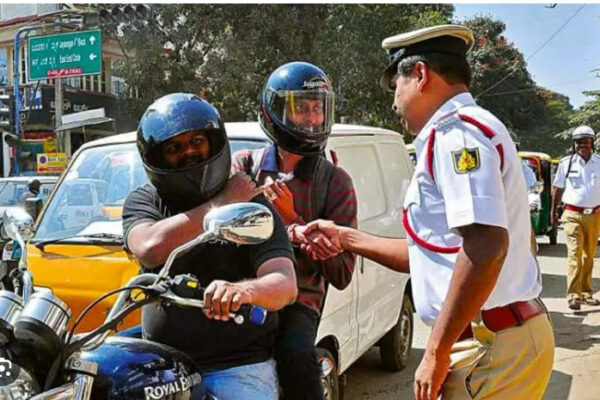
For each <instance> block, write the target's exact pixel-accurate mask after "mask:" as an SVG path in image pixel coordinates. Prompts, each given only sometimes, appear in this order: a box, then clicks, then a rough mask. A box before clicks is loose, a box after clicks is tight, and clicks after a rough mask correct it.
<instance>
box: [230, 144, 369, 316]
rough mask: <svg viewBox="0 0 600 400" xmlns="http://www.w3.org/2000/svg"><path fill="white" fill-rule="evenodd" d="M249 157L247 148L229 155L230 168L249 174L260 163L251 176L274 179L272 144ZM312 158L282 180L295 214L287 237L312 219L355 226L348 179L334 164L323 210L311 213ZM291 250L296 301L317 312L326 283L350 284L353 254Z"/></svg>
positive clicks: (262, 180) (275, 167) (260, 181)
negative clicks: (322, 255) (318, 257)
mask: <svg viewBox="0 0 600 400" xmlns="http://www.w3.org/2000/svg"><path fill="white" fill-rule="evenodd" d="M251 157H252V152H251V151H249V150H241V151H238V152H236V153H235V154H234V155H233V157H232V170H233V171H234V172H246V173H248V174H251V172H252V165H253V163H255V162H260V168H259V169H258V173H257V176H255V177H254V179H255V180H256V181H257V183H258V184H259V185H262V184H264V183H265V180H266V178H267V177H268V176H270V177H271V178H272V179H273V180H277V179H278V177H279V168H278V165H277V149H276V147H275V146H272V145H271V146H269V147H267V148H266V149H265V151H264V153H263V156H262V160H252V159H251ZM315 161H316V158H312V157H311V158H308V157H307V158H305V159H303V160H302V161H301V162H300V163H299V165H298V167H297V168H296V170H295V171H294V178H293V179H292V180H290V181H287V182H286V184H287V186H288V187H289V189H290V191H291V192H292V193H293V195H294V209H295V211H296V213H297V214H298V216H299V218H298V220H296V221H294V222H293V223H292V224H290V225H289V226H288V236H289V237H290V239H291V237H292V236H291V234H292V232H291V227H292V225H293V224H299V225H305V224H306V223H307V222H310V221H313V220H315V219H328V220H331V221H334V222H335V223H336V224H338V225H343V226H350V227H353V228H356V226H357V222H356V212H357V203H356V194H355V192H354V186H353V185H352V179H351V178H350V176H349V175H348V173H346V171H344V170H343V169H342V168H339V167H337V166H336V167H335V171H334V173H333V175H332V177H331V181H330V183H329V187H328V193H327V196H326V201H325V207H324V211H323V212H322V213H321V215H315V210H313V202H312V201H311V198H312V192H313V189H314V187H315V185H314V182H313V179H312V177H313V171H314V166H315ZM325 162H329V161H325ZM294 253H295V256H296V260H297V271H296V279H297V282H298V289H299V290H298V301H299V302H300V303H301V304H303V305H305V306H308V307H310V308H311V309H313V310H315V311H316V312H317V313H320V310H321V307H322V306H323V300H324V298H325V291H326V283H327V282H328V283H330V284H332V285H333V286H334V287H335V288H336V289H340V290H342V289H344V288H345V287H346V286H348V285H349V284H350V281H351V280H352V274H353V273H354V262H355V257H354V254H352V253H350V252H347V251H345V252H343V253H341V254H339V255H338V256H336V257H332V258H329V259H327V260H325V261H314V260H312V259H311V258H310V256H309V255H308V254H307V253H305V252H303V251H301V250H300V249H299V248H297V247H294Z"/></svg>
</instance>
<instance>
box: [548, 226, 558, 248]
mask: <svg viewBox="0 0 600 400" xmlns="http://www.w3.org/2000/svg"><path fill="white" fill-rule="evenodd" d="M557 236H558V226H553V227H552V229H551V230H550V233H549V234H548V237H549V238H550V244H551V245H553V246H554V245H555V244H556V243H557V241H556V238H557Z"/></svg>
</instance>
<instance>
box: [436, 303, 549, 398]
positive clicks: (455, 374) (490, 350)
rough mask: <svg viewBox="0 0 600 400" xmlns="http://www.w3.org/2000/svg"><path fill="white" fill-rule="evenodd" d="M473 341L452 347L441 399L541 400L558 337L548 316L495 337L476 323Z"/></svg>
mask: <svg viewBox="0 0 600 400" xmlns="http://www.w3.org/2000/svg"><path fill="white" fill-rule="evenodd" d="M472 326H473V332H474V338H473V339H468V340H463V341H460V342H457V343H455V344H454V346H452V353H451V355H450V358H451V364H450V372H449V373H448V376H447V378H446V381H445V382H444V385H443V386H442V394H441V399H442V400H473V399H477V400H484V399H485V400H537V399H541V398H542V396H543V395H544V391H545V390H546V386H548V381H549V380H550V375H551V373H552V363H553V362H554V333H553V331H552V326H551V325H550V321H549V319H548V315H547V314H545V313H544V314H540V315H537V316H535V317H533V318H531V319H530V320H528V321H526V322H524V323H523V325H521V326H516V327H513V328H508V329H504V330H502V331H500V332H496V333H494V332H492V331H490V330H488V329H487V328H486V327H485V325H483V324H482V323H479V324H478V325H477V326H476V324H472Z"/></svg>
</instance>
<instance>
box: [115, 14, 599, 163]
mask: <svg viewBox="0 0 600 400" xmlns="http://www.w3.org/2000/svg"><path fill="white" fill-rule="evenodd" d="M152 7H153V12H154V15H155V18H154V21H152V22H151V23H149V24H145V23H138V24H135V25H124V26H121V27H119V29H120V33H121V34H120V35H119V36H120V37H121V41H122V44H123V47H124V49H125V50H126V52H127V54H128V55H129V57H128V58H127V59H125V60H124V61H123V62H121V63H120V65H119V66H118V68H117V73H118V74H119V75H120V76H122V77H123V78H125V81H126V82H127V84H128V85H129V86H130V87H131V88H135V89H136V90H137V93H138V97H137V98H135V99H128V100H126V104H127V106H128V110H129V114H130V115H131V116H132V117H134V118H136V119H137V118H139V116H140V115H141V112H142V111H143V110H144V109H145V107H147V105H148V104H150V103H151V102H152V101H153V100H155V99H156V98H158V97H160V96H162V95H164V94H167V93H171V92H177V91H183V92H191V93H196V94H199V95H200V96H202V97H205V98H206V99H207V100H208V101H210V102H211V103H213V104H214V105H215V106H216V107H217V108H218V109H219V110H220V112H221V114H222V117H223V119H224V120H226V121H236V120H255V119H256V116H257V115H256V114H257V110H258V106H259V99H260V93H261V91H262V88H263V85H264V83H265V81H266V79H267V77H268V76H269V74H270V73H271V72H272V71H273V70H274V69H275V68H277V67H278V66H280V65H282V64H284V63H286V62H290V61H307V62H312V63H314V64H316V65H318V66H320V67H321V68H322V69H323V70H324V71H325V72H326V73H327V74H328V75H329V76H330V78H331V80H332V83H333V85H334V88H335V91H336V94H337V96H338V97H337V103H336V104H337V106H336V108H337V110H336V111H337V116H338V118H337V120H338V121H339V119H340V117H342V116H343V117H345V120H347V121H350V122H352V123H358V124H368V125H376V126H382V127H386V128H391V129H395V130H398V131H401V130H402V128H401V127H400V125H399V124H398V119H397V117H396V116H395V115H394V113H393V112H391V110H390V107H391V103H392V96H391V95H390V94H388V93H385V92H384V91H383V90H382V89H381V88H379V86H378V79H379V76H380V74H381V71H382V70H383V68H384V67H385V65H386V54H385V52H384V51H383V50H382V49H381V41H382V39H383V38H385V37H388V36H390V35H394V34H397V33H400V32H406V31H409V30H411V29H416V28H422V27H424V26H429V25H436V24H443V23H450V22H451V21H452V18H453V12H454V8H453V7H452V6H451V5H444V4H235V5H232V4H229V5H227V4H154V5H153V6H152ZM462 23H463V24H465V25H467V26H469V27H470V28H471V29H472V30H473V31H474V33H475V37H476V41H475V46H474V48H473V51H472V52H471V54H470V55H469V61H470V63H471V66H472V72H473V82H472V92H473V94H474V95H475V96H476V99H477V101H478V103H479V104H480V105H482V106H483V107H485V108H487V109H489V110H490V111H491V112H493V113H494V114H496V115H497V116H498V117H499V118H500V119H501V120H502V121H503V122H504V123H505V124H506V125H507V127H508V128H509V129H511V130H513V131H514V132H515V133H517V135H519V136H520V138H521V143H522V147H523V148H526V149H529V150H538V151H546V152H549V153H551V154H557V153H560V152H562V150H563V149H564V148H565V146H566V144H565V142H564V141H563V139H562V138H561V137H559V136H558V137H557V135H556V133H557V132H562V131H565V130H566V129H568V128H569V126H570V124H572V123H573V121H574V120H573V118H574V117H573V109H572V107H571V105H570V104H569V100H568V98H567V97H565V96H563V95H560V94H558V93H555V92H552V91H550V90H547V89H544V88H541V87H538V86H537V85H536V83H535V82H534V81H533V79H532V78H531V75H530V74H529V72H528V71H527V64H526V62H525V59H524V57H523V54H522V53H521V52H520V51H519V50H518V49H517V48H516V47H515V46H514V44H513V43H511V42H509V41H508V40H507V39H506V38H505V36H504V31H505V28H506V26H505V24H504V23H503V22H501V21H497V20H493V19H492V18H489V17H485V16H477V17H475V18H473V19H470V20H467V21H463V22H462ZM507 76H508V77H507ZM498 82H500V83H498ZM492 86H494V87H493V88H492V89H491V90H488V89H489V88H490V87H492ZM596 98H598V96H596ZM592 103H593V102H592ZM595 104H596V105H595V106H594V105H593V104H590V105H586V106H584V107H583V108H582V111H581V113H580V116H579V117H577V118H580V119H582V120H585V119H586V118H588V117H589V118H593V115H597V110H598V106H597V101H596V103H595ZM594 107H595V108H594ZM595 113H596V114H595ZM578 115H579V114H578ZM577 118H576V119H577ZM596 126H597V125H596Z"/></svg>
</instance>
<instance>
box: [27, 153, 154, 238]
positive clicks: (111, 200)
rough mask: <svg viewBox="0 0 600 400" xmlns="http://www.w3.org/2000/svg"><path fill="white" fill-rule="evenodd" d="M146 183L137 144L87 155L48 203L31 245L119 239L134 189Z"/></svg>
mask: <svg viewBox="0 0 600 400" xmlns="http://www.w3.org/2000/svg"><path fill="white" fill-rule="evenodd" d="M147 182H148V178H147V176H146V171H145V170H144V166H143V165H142V160H141V159H140V156H139V153H138V151H137V148H136V146H135V144H134V143H128V144H116V145H111V146H100V147H92V148H90V149H87V150H85V151H83V152H82V153H81V154H80V155H79V156H78V157H77V158H76V159H75V160H74V161H73V165H71V166H70V168H69V170H68V172H67V175H66V176H65V178H64V180H63V181H62V182H61V184H60V185H59V187H58V188H57V190H56V193H55V194H54V196H53V197H52V199H51V201H50V203H49V204H48V206H47V208H46V212H44V215H43V216H42V219H41V220H40V222H39V225H38V227H37V232H36V234H35V236H34V238H33V241H34V242H38V241H47V240H55V239H61V238H71V237H74V236H81V237H86V236H87V237H99V236H100V235H102V234H105V235H110V237H113V238H118V237H121V236H122V234H123V232H122V223H121V213H122V207H123V203H124V202H125V199H126V198H127V195H128V194H129V193H130V192H131V191H132V190H134V189H135V188H137V187H139V186H142V185H144V184H146V183H147Z"/></svg>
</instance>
